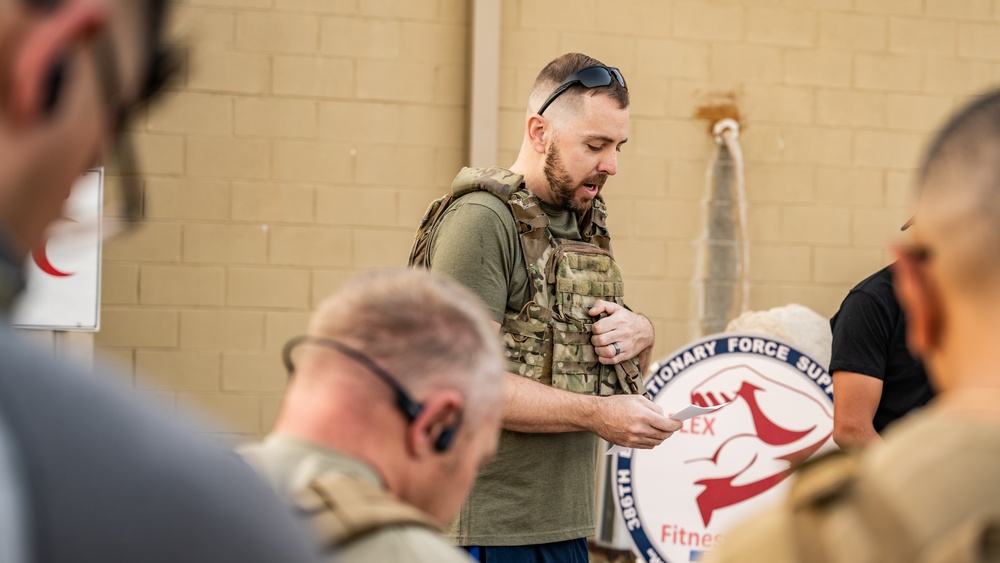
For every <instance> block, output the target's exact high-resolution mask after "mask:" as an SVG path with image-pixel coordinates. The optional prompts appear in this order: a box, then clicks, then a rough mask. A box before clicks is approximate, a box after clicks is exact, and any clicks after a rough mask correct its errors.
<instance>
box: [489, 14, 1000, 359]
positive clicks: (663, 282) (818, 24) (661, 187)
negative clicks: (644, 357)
mask: <svg viewBox="0 0 1000 563" xmlns="http://www.w3.org/2000/svg"><path fill="white" fill-rule="evenodd" d="M998 38H1000V4H997V3H996V2H990V1H988V0H685V1H681V0H678V1H659V0H550V1H544V2H541V1H535V0H507V1H505V2H504V3H503V34H502V41H503V47H502V67H503V68H502V72H503V75H502V80H501V83H502V84H503V90H502V92H501V111H502V118H501V122H502V126H501V130H502V131H501V137H500V146H501V151H500V152H501V155H500V156H501V158H500V161H501V162H504V163H509V162H512V161H513V159H514V155H515V154H516V151H517V149H518V147H519V146H520V139H521V133H522V129H521V126H522V123H523V112H524V102H525V99H526V97H527V92H528V91H529V89H530V87H531V83H532V81H533V80H534V76H535V74H536V73H537V71H538V69H539V68H540V67H541V66H542V65H543V64H544V63H545V62H547V61H548V60H550V59H551V58H553V57H554V56H556V55H558V54H560V53H562V52H566V51H582V52H585V53H587V54H590V55H592V56H595V57H597V58H598V59H601V60H602V61H604V62H605V63H607V64H610V65H613V66H617V67H619V68H621V69H622V72H623V74H624V75H625V77H626V80H627V81H628V85H629V89H630V93H631V95H632V106H631V118H632V119H631V131H630V139H629V142H628V144H627V145H625V147H624V148H623V151H622V153H621V156H620V160H619V174H618V176H617V177H616V178H612V179H610V180H609V181H608V183H607V184H606V185H605V191H604V196H605V199H606V201H607V202H608V206H609V210H610V217H609V221H610V227H611V229H612V234H613V236H614V244H615V249H616V252H617V255H618V257H619V259H620V262H621V264H622V268H623V270H624V272H625V276H626V281H627V285H626V293H627V294H628V295H627V297H628V299H629V301H630V303H631V304H632V306H633V307H634V308H636V309H637V310H640V311H644V312H646V313H647V314H648V315H649V316H651V317H652V318H653V319H654V321H655V323H654V324H655V326H656V328H657V346H656V356H657V357H664V356H666V355H667V354H668V353H669V352H670V351H672V350H673V349H675V348H676V347H678V346H680V345H681V344H683V343H685V342H686V341H688V340H689V339H690V338H692V337H693V336H694V335H695V330H696V327H695V324H694V323H693V320H694V319H695V318H696V316H697V314H698V307H697V304H696V302H695V301H694V298H695V295H696V294H695V293H694V292H693V285H692V278H693V276H694V270H695V267H696V252H695V245H694V241H695V239H696V238H697V237H698V236H699V234H700V233H701V231H702V229H703V224H704V223H703V215H702V198H703V197H704V196H705V193H706V171H707V170H708V166H709V162H710V160H711V158H712V157H713V156H714V154H715V151H716V145H715V144H714V141H713V140H712V139H711V138H710V136H709V134H708V130H709V123H708V122H707V121H700V120H697V119H695V118H694V117H693V116H694V115H695V112H696V110H697V108H698V107H699V106H702V105H704V104H706V103H710V102H718V101H720V100H723V101H724V100H725V96H727V95H728V96H733V97H735V100H736V104H737V105H738V107H739V110H740V113H741V115H742V120H743V125H744V130H743V133H742V135H741V138H740V140H741V144H742V147H743V151H744V155H745V161H746V162H745V173H746V190H747V196H748V200H749V223H750V224H749V230H750V238H751V243H752V244H751V250H750V254H751V267H750V270H751V295H750V308H751V309H765V308H770V307H775V306H779V305H784V304H786V303H790V302H797V303H801V304H804V305H806V306H808V307H811V308H813V309H814V310H816V311H818V312H819V313H821V314H822V315H824V316H830V315H832V314H833V313H834V312H835V311H836V309H837V307H838V306H839V304H840V301H841V299H842V298H843V297H844V295H846V293H847V291H848V289H850V287H852V286H853V285H854V284H855V283H856V282H858V281H860V280H861V279H863V278H864V277H866V276H867V275H869V274H871V273H873V272H875V271H876V270H877V269H878V268H880V267H882V266H883V265H885V264H887V263H888V261H889V256H890V255H889V254H888V252H886V245H887V243H888V241H889V240H891V239H892V238H893V237H895V236H897V233H898V229H899V227H900V225H902V222H903V221H904V220H905V219H906V218H907V217H908V215H909V213H908V211H909V209H908V207H909V204H910V199H909V198H910V195H911V193H910V192H911V187H912V185H911V183H912V178H913V174H914V169H915V167H916V165H917V162H918V160H919V157H920V153H921V151H922V149H923V146H924V144H925V142H926V141H927V140H928V137H929V134H930V132H931V131H933V129H934V128H935V127H936V126H938V125H940V124H941V122H942V121H943V120H944V119H945V118H946V117H947V116H948V114H949V113H950V112H951V111H952V110H953V108H955V107H956V105H957V104H960V103H961V102H964V101H966V100H967V99H969V98H970V96H972V95H974V94H976V93H978V92H980V91H981V90H982V89H984V88H986V87H988V86H989V85H992V84H994V83H995V82H996V81H997V78H998V71H1000V67H998V61H1000V39H998Z"/></svg>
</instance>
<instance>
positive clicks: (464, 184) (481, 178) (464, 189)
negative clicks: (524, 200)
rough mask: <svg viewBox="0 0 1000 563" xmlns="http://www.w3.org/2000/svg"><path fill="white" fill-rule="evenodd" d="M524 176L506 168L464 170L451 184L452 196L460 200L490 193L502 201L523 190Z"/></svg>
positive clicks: (467, 168)
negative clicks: (477, 192)
mask: <svg viewBox="0 0 1000 563" xmlns="http://www.w3.org/2000/svg"><path fill="white" fill-rule="evenodd" d="M523 183H524V176H522V175H520V174H514V173H513V172H511V171H510V170H507V169H506V168H469V167H465V168H462V170H461V172H459V173H458V176H455V179H454V180H453V181H452V183H451V196H452V197H453V198H454V199H458V198H460V197H462V196H463V195H465V194H467V193H471V192H476V191H484V192H489V193H491V194H493V195H495V196H496V197H497V198H499V199H500V200H501V201H507V200H508V199H510V196H511V195H512V194H513V193H514V192H516V191H517V190H519V189H520V188H521V184H523Z"/></svg>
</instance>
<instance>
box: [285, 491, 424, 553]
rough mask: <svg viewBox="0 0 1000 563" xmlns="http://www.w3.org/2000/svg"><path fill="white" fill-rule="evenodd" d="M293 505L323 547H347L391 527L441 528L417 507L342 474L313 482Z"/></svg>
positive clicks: (293, 496)
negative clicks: (353, 542)
mask: <svg viewBox="0 0 1000 563" xmlns="http://www.w3.org/2000/svg"><path fill="white" fill-rule="evenodd" d="M292 504H293V506H294V507H295V508H296V510H297V511H298V512H299V513H300V516H301V517H302V518H303V519H304V520H305V521H306V522H307V526H308V528H309V529H310V530H311V531H312V532H313V533H314V537H316V538H318V539H319V540H320V542H321V544H322V547H323V548H329V547H331V546H333V545H344V544H346V543H350V542H351V541H354V540H356V539H358V538H360V537H362V536H365V535H367V534H369V533H371V532H374V531H376V530H379V529H382V528H387V527H390V526H420V527H425V528H429V529H432V530H438V527H437V526H436V525H435V524H434V523H433V522H431V520H430V519H429V518H428V517H427V516H426V515H425V514H424V513H423V512H420V511H419V510H417V509H416V508H414V507H412V506H409V505H407V504H404V503H402V502H400V501H399V500H398V499H396V498H395V497H393V496H392V495H390V494H389V493H387V492H385V491H383V490H381V489H379V488H378V487H377V486H375V485H373V484H371V483H369V482H367V481H362V480H359V479H355V478H352V477H348V476H346V475H342V474H339V473H328V474H325V475H321V476H319V477H317V478H315V479H313V480H312V481H311V482H310V483H309V485H308V486H307V487H306V488H304V489H302V490H301V491H297V492H296V493H295V494H293V495H292Z"/></svg>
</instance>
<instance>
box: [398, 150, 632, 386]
mask: <svg viewBox="0 0 1000 563" xmlns="http://www.w3.org/2000/svg"><path fill="white" fill-rule="evenodd" d="M475 191H486V192H489V193H491V194H493V195H494V196H496V197H497V198H499V199H500V200H501V201H503V202H505V203H506V204H507V207H508V208H509V209H510V212H511V214H512V215H513V216H514V221H515V223H516V224H517V230H518V235H519V237H520V239H521V250H522V253H523V254H524V261H525V265H526V266H527V269H528V280H529V283H530V284H531V293H532V295H531V299H530V300H529V301H528V302H527V303H526V304H525V305H524V307H523V308H522V309H521V311H518V312H511V311H507V312H506V313H505V314H504V321H503V326H502V330H501V332H502V334H503V342H504V346H505V348H506V352H505V353H506V356H507V369H508V371H510V372H511V373H516V374H520V375H523V376H525V377H529V378H531V379H534V380H536V381H538V382H540V383H543V384H546V385H551V386H553V387H557V388H559V389H565V390H567V391H573V392H576V393H586V394H591V395H615V394H638V393H643V394H645V388H644V387H643V385H642V373H641V372H640V371H639V362H638V361H637V360H636V359H635V358H632V359H629V360H626V361H623V362H620V363H618V364H616V365H613V366H609V365H604V364H602V363H600V362H599V361H598V357H597V353H596V352H595V351H594V347H593V346H592V345H591V343H590V338H591V336H592V330H591V327H592V326H593V323H594V321H595V320H596V318H595V317H591V316H590V315H588V314H587V311H588V310H590V308H591V307H593V305H594V302H596V301H597V300H598V299H603V300H604V301H610V302H614V303H617V304H619V305H621V306H625V302H624V300H623V297H624V293H625V292H624V283H623V281H622V273H621V270H620V269H619V268H618V265H617V264H615V260H614V257H613V256H612V254H611V251H610V237H609V236H608V230H607V227H606V226H605V220H606V218H607V212H606V211H605V207H604V202H603V201H602V200H601V199H600V198H599V197H598V198H595V199H594V204H593V205H592V206H591V208H590V210H589V211H588V212H587V213H586V214H585V215H584V216H583V218H582V219H581V220H580V221H579V225H580V234H581V236H582V238H583V240H582V241H574V240H566V239H558V238H554V237H553V236H552V235H551V233H550V232H549V229H548V226H549V218H548V216H547V215H545V212H544V211H543V210H542V208H541V206H540V205H539V200H538V198H537V197H535V196H534V195H532V194H531V192H529V191H528V190H527V189H525V188H524V186H523V177H522V176H521V175H520V174H514V173H513V172H510V171H509V170H506V169H503V168H463V169H462V171H461V172H460V173H459V174H458V176H457V177H456V178H455V181H454V182H453V183H452V186H451V193H450V194H448V195H446V196H444V197H442V198H440V199H437V200H435V201H434V202H433V203H431V205H430V207H429V208H428V209H427V213H426V214H425V215H424V218H423V220H421V222H420V227H419V228H418V229H417V234H416V241H415V242H414V244H413V249H412V250H411V251H410V260H409V264H410V266H422V267H428V266H429V264H428V260H429V259H430V256H429V255H428V248H427V245H428V244H429V241H430V238H431V234H432V233H433V231H434V228H435V227H436V226H437V224H438V223H439V222H440V220H441V218H442V217H443V216H444V212H445V210H446V209H447V208H448V207H449V206H450V205H451V204H452V203H453V202H455V201H456V200H457V199H458V198H460V197H462V196H463V195H466V194H468V193H471V192H475Z"/></svg>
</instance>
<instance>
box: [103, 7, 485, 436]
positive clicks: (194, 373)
mask: <svg viewBox="0 0 1000 563" xmlns="http://www.w3.org/2000/svg"><path fill="white" fill-rule="evenodd" d="M467 17H468V16H467V8H466V2H465V1H464V0H315V1H309V0H183V1H181V2H179V5H178V10H177V12H176V13H175V18H174V21H173V23H172V25H173V32H174V36H176V37H178V38H179V41H178V43H179V44H180V45H182V46H183V48H184V50H185V52H186V58H187V69H186V72H185V75H184V77H183V79H182V80H181V81H180V83H179V84H177V85H176V87H175V88H174V91H172V92H171V93H170V95H169V97H168V98H167V99H166V100H165V102H164V103H162V104H161V105H159V106H156V107H154V108H153V109H152V110H151V111H149V113H148V115H145V116H143V118H142V119H141V120H140V121H139V122H138V123H136V124H135V125H134V127H133V129H134V130H135V131H134V136H135V138H136V144H137V147H138V152H139V159H140V162H141V167H142V170H143V173H144V177H145V182H146V209H147V217H148V220H147V222H146V224H145V225H144V227H143V228H142V229H141V230H140V231H139V232H137V233H135V234H134V235H129V236H128V237H127V238H123V239H121V240H114V241H112V242H110V243H109V244H108V245H107V247H106V259H105V264H104V286H103V300H104V309H103V326H102V330H101V331H100V333H98V334H97V335H96V346H97V348H98V351H99V352H101V353H103V355H104V356H106V357H108V356H110V357H111V358H112V359H113V360H114V361H115V362H117V363H119V364H120V365H121V367H122V368H123V369H124V371H125V372H126V373H127V374H129V375H130V376H131V377H133V385H134V387H135V388H136V390H137V391H139V392H142V393H150V394H153V395H155V396H156V397H157V398H159V399H161V400H165V401H167V402H168V403H170V404H172V405H176V407H177V408H187V407H188V405H194V406H196V407H198V408H202V409H206V408H207V410H208V411H210V412H211V413H213V414H214V415H216V416H217V417H218V419H219V425H218V429H217V432H218V433H219V434H220V436H222V438H223V439H226V440H229V439H232V440H242V439H245V438H249V437H255V436H258V435H260V434H262V433H264V432H266V431H267V430H268V429H269V428H270V426H271V425H272V423H273V420H274V417H275V415H276V413H277V409H278V405H279V402H280V397H281V394H282V392H283V391H284V388H285V381H286V375H285V373H284V369H283V367H282V365H281V362H280V358H279V352H280V350H281V347H282V345H283V344H284V343H285V341H286V340H287V339H288V338H290V337H291V336H294V335H297V334H301V333H303V332H304V330H305V326H306V322H307V320H308V316H309V311H310V310H311V308H312V307H314V306H315V305H316V304H317V303H319V302H320V301H321V300H322V299H323V298H324V297H325V296H326V295H327V294H328V293H329V292H330V291H331V290H333V289H334V288H336V287H337V286H338V285H339V284H340V282H341V281H342V280H343V279H345V278H346V277H347V276H349V275H350V274H352V273H354V272H357V271H359V270H361V269H364V268H372V267H380V266H401V265H403V264H405V260H406V256H407V253H408V251H409V248H410V242H411V240H412V235H413V231H414V229H415V227H416V224H417V222H418V221H419V219H420V217H421V216H422V214H423V212H424V210H425V209H426V206H427V204H428V203H429V202H430V201H431V200H432V199H433V198H435V197H438V196H439V195H441V194H443V193H444V192H445V190H446V188H447V186H448V185H449V184H450V181H451V176H452V174H453V173H454V171H455V170H457V169H458V167H460V166H461V165H462V164H463V154H464V151H465V147H466V131H465V129H464V124H465V113H466V111H467V109H466V108H467V102H466V98H467V95H466V92H467V89H468V88H467V84H466V82H465V76H466V58H467V55H466V53H467V48H466V46H467V35H468V34H467ZM112 189H113V188H112Z"/></svg>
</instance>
